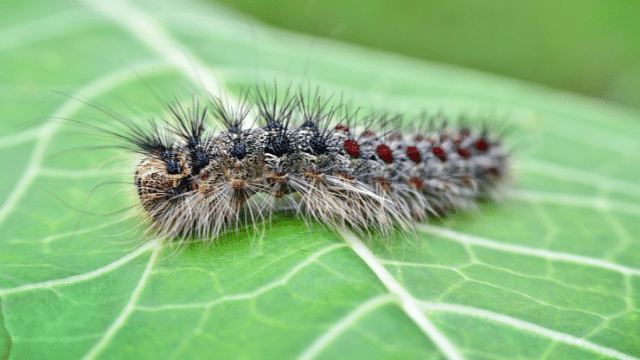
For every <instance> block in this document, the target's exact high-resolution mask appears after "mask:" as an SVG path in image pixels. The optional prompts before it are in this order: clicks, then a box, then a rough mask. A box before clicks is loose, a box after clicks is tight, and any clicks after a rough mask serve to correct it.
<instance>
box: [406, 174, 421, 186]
mask: <svg viewBox="0 0 640 360" xmlns="http://www.w3.org/2000/svg"><path fill="white" fill-rule="evenodd" d="M409 185H411V186H413V187H415V188H416V189H422V179H421V178H419V177H417V176H414V177H412V178H411V179H409Z"/></svg>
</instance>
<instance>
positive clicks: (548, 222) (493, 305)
mask: <svg viewBox="0 0 640 360" xmlns="http://www.w3.org/2000/svg"><path fill="white" fill-rule="evenodd" d="M74 4H75V5H74V7H73V8H70V7H69V4H68V3H67V2H66V1H55V0H54V1H47V2H41V1H36V0H32V1H24V2H19V3H11V4H3V7H4V11H3V12H2V16H0V52H1V54H2V55H1V56H2V67H1V68H0V91H1V92H2V99H3V100H2V117H3V121H2V122H0V169H1V171H0V182H1V183H2V187H0V204H1V205H0V250H1V251H0V296H1V299H2V303H1V309H2V319H0V320H1V321H0V324H1V325H2V326H1V327H0V358H5V357H7V356H6V355H7V354H8V358H9V359H45V358H46V359H57V358H60V359H76V358H78V359H80V358H82V359H120V358H139V359H176V358H179V359H204V358H220V359H227V358H230V359H234V358H248V359H260V358H264V359H274V358H278V359H279V358H301V359H316V358H319V359H329V358H349V359H351V358H363V359H376V358H389V359H391V358H393V359H414V358H415V359H424V358H432V359H436V358H438V359H440V358H443V359H514V358H526V359H540V358H545V359H574V358H580V359H585V358H588V359H592V358H593V359H626V360H628V359H638V358H640V310H639V309H640V266H638V264H639V263H640V239H638V234H639V233H640V231H638V227H639V224H640V222H639V221H638V218H639V217H640V206H639V205H638V201H639V200H640V168H639V167H638V166H637V164H638V160H639V158H640V155H639V154H640V151H639V150H640V142H639V141H638V140H637V139H638V138H640V114H638V113H637V112H634V111H631V110H627V109H622V108H617V107H613V106H611V105H608V104H605V103H602V102H600V101H596V100H593V99H587V98H580V97H577V96H575V95H571V94H567V93H563V92H557V91H553V90H550V89H546V88H541V87H537V86H535V85H531V84H524V83H521V82H516V81H512V80H508V79H503V78H500V77H496V76H492V75H487V74H481V73H477V72H472V71H468V70H463V69H459V68H453V67H448V66H445V65H438V64H430V63H424V62H419V61H416V60H411V59H406V58H402V57H398V56H394V55H390V54H384V53H375V52H372V51H370V50H368V49H361V48H355V47H352V46H347V45H344V44H340V43H334V42H331V41H325V40H320V39H310V38H307V37H305V36H302V35H297V34H290V33H286V32H282V31H277V30H274V29H270V28H267V27H264V26H261V25H259V24H255V23H252V22H250V21H249V20H247V19H243V18H242V17H239V16H237V15H236V14H234V13H231V12H228V11H227V10H225V9H222V8H218V7H215V6H212V5H203V4H198V5H194V4H189V3H176V2H172V1H170V0H161V1H156V2H140V3H134V2H125V1H114V2H109V3H107V2H106V1H105V2H100V1H98V0H95V1H90V0H87V1H86V2H79V3H74ZM274 78H277V79H278V81H279V82H280V83H285V84H287V83H289V82H294V83H298V82H301V81H302V82H304V81H306V80H307V79H309V80H310V81H311V83H312V84H314V85H315V84H319V85H321V86H322V87H323V88H324V89H326V90H327V91H331V92H333V91H338V92H340V91H342V92H343V93H344V94H345V97H346V98H347V99H349V100H351V99H352V100H353V101H354V102H355V103H358V104H364V105H373V106H376V107H378V108H380V107H386V108H389V109H398V110H407V111H413V112H419V111H421V110H422V109H427V110H431V111H438V110H442V111H444V112H445V113H447V114H450V115H452V116H457V115H458V114H460V113H464V114H476V115H477V114H480V115H483V116H485V117H489V118H494V119H495V121H496V122H500V121H502V122H505V121H506V122H507V123H508V124H509V125H510V126H511V127H513V128H514V131H513V133H512V134H511V135H510V136H509V137H508V138H507V140H506V141H507V143H508V145H509V146H512V147H513V148H514V149H516V150H515V154H514V163H515V164H514V180H513V184H512V190H509V191H508V192H506V194H505V195H506V196H505V199H504V202H503V204H501V205H490V204H487V205H482V206H481V209H480V211H479V212H477V213H472V214H457V215H455V216H451V217H449V218H447V219H446V220H444V221H440V222H434V223H431V224H420V225H418V227H417V238H414V237H410V236H409V237H407V236H402V235H398V236H397V237H396V238H392V239H358V238H357V237H355V236H354V235H352V234H349V233H348V232H346V231H345V232H343V233H332V232H329V231H327V230H324V229H322V228H321V227H319V226H316V225H311V227H310V228H307V226H305V225H304V224H301V223H300V222H299V221H298V220H296V219H292V218H287V217H284V216H283V217H279V218H277V219H275V220H274V223H273V225H271V226H268V227H267V229H266V230H265V232H264V236H259V234H258V235H255V234H251V233H249V234H248V233H246V232H243V231H240V232H238V233H237V234H236V233H231V234H228V235H225V236H224V237H222V238H220V239H219V242H218V244H216V245H215V246H207V247H205V246H198V245H194V246H191V247H189V248H188V249H186V250H185V251H182V252H180V253H177V254H170V253H168V252H161V251H160V247H158V246H156V243H155V242H154V241H153V240H148V239H147V241H142V242H141V241H140V240H141V239H140V238H139V235H138V233H139V232H137V231H136V226H137V224H138V222H137V219H136V218H131V217H126V216H125V213H126V212H123V211H118V210H121V209H122V208H123V207H124V206H127V204H129V203H130V201H131V199H132V200H133V201H135V193H134V191H133V189H132V187H131V186H129V185H128V184H129V182H130V181H131V177H132V167H131V166H122V165H123V164H128V163H129V164H131V163H133V162H135V159H129V158H124V159H123V158H122V156H119V155H120V154H119V153H118V152H115V151H113V150H106V149H98V150H95V151H88V150H86V149H87V146H91V145H95V138H91V137H88V136H86V135H84V134H83V133H82V132H81V131H79V129H78V127H76V126H73V124H72V123H71V122H69V121H64V120H59V119H60V118H66V119H69V118H70V119H78V120H81V121H87V122H89V121H102V122H100V124H104V122H109V121H113V119H112V118H110V117H109V116H107V115H106V114H104V113H101V112H100V111H99V110H98V109H96V108H94V107H91V106H89V105H87V104H86V103H85V102H83V101H79V100H77V99H81V100H84V101H87V102H90V103H91V104H101V105H103V106H104V107H105V108H107V109H110V110H113V111H117V112H118V113H120V114H122V115H123V116H127V117H129V116H142V117H145V116H146V114H160V113H161V112H162V111H163V105H162V103H161V102H160V101H159V100H158V99H157V98H155V97H154V92H155V93H157V94H158V95H159V97H160V98H161V99H170V96H171V95H173V94H176V95H177V96H178V98H180V99H183V98H184V99H188V96H189V93H190V90H189V89H203V88H204V89H205V90H209V91H212V92H225V91H226V90H227V89H237V88H238V87H239V86H241V85H247V84H251V83H255V82H261V81H269V82H270V81H272V80H273V79H274ZM50 90H58V91H65V92H68V93H69V94H71V96H64V95H60V94H58V93H53V92H51V91H50ZM151 90H152V91H151ZM231 93H233V91H231ZM505 118H506V119H507V120H504V119H505ZM114 158H115V160H114ZM114 169H116V170H118V169H119V170H120V171H119V172H117V173H114ZM118 174H119V175H118ZM127 201H129V203H128V202H127ZM101 214H102V215H101ZM379 240H383V241H379ZM363 244H368V246H365V245H363Z"/></svg>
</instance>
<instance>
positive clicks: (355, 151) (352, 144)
mask: <svg viewBox="0 0 640 360" xmlns="http://www.w3.org/2000/svg"><path fill="white" fill-rule="evenodd" d="M344 151H346V152H347V154H349V155H351V157H352V158H354V159H356V158H358V156H360V145H358V143H357V142H356V141H355V140H345V141H344Z"/></svg>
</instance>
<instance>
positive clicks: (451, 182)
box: [85, 84, 509, 244]
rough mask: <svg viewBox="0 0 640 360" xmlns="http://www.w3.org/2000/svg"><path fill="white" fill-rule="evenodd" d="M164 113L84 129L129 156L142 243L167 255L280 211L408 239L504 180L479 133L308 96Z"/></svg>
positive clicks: (172, 108)
mask: <svg viewBox="0 0 640 360" xmlns="http://www.w3.org/2000/svg"><path fill="white" fill-rule="evenodd" d="M166 110H167V111H166V116H164V117H162V118H149V119H148V120H147V121H146V122H145V123H144V124H143V125H139V124H138V123H136V122H133V121H130V120H128V119H126V118H122V117H114V118H115V119H116V120H117V123H118V124H119V125H120V126H119V130H117V131H116V130H109V129H106V128H101V127H97V126H93V125H87V126H89V127H90V128H92V129H94V130H98V131H102V132H103V133H104V134H106V135H107V138H109V139H110V140H112V141H115V143H113V144H112V146H115V147H118V148H121V149H125V150H127V151H129V152H133V153H137V154H139V155H140V158H139V160H138V162H137V164H136V165H135V169H134V170H133V171H132V173H131V174H130V176H131V177H132V178H133V187H134V188H135V190H136V193H137V196H138V204H139V207H140V208H141V209H142V214H144V216H145V217H146V218H147V220H148V222H149V227H148V228H147V230H146V231H145V232H146V233H147V234H153V235H154V236H157V237H160V238H161V239H165V240H167V241H169V240H171V239H177V240H178V244H184V243H186V242H189V241H192V240H193V239H197V241H203V242H205V243H207V242H211V241H214V240H215V239H216V238H217V237H218V236H219V235H220V234H222V233H225V232H226V231H228V230H231V229H238V228H239V227H241V226H256V224H258V223H263V222H268V221H269V220H270V218H271V216H272V215H273V214H274V213H275V212H277V211H279V210H283V209H284V208H287V209H289V210H292V211H293V212H294V214H295V215H296V216H297V217H298V218H300V219H301V220H302V221H305V222H306V221H309V220H314V221H316V222H319V223H321V224H324V225H326V226H327V227H329V228H337V227H344V226H347V227H350V228H352V229H354V230H355V231H357V232H360V233H371V232H373V233H382V234H388V233H389V232H391V231H394V229H401V230H410V229H411V228H412V224H413V222H414V221H427V220H428V219H429V217H436V216H443V215H446V214H449V213H451V212H454V211H458V210H467V209H471V208H474V207H475V206H476V203H477V202H478V201H479V200H481V199H493V198H494V197H495V194H496V191H497V190H498V188H499V186H501V185H502V184H503V183H504V181H505V179H506V178H507V177H508V176H509V165H508V163H509V154H508V151H507V150H506V149H505V148H504V146H503V145H502V143H501V138H500V136H499V135H498V134H494V133H493V132H492V131H490V129H489V127H488V126H486V125H485V126H484V127H483V128H481V129H472V128H471V127H470V125H469V124H467V123H466V122H465V121H464V120H461V121H459V122H458V123H457V124H451V122H450V121H447V120H441V119H438V118H437V117H429V116H427V115H426V113H423V114H422V115H421V116H416V117H411V118H410V119H407V117H408V115H404V114H401V113H392V112H389V111H384V110H378V111H372V112H368V113H366V112H365V111H363V110H362V109H360V108H353V107H350V106H348V104H347V103H345V102H344V101H343V100H341V99H337V97H334V96H331V95H325V94H324V93H322V91H320V90H319V89H318V88H315V89H314V90H311V88H310V87H308V88H306V89H305V88H304V87H303V86H299V87H291V86H289V87H287V88H285V89H279V88H278V87H277V85H275V84H274V86H273V87H270V86H267V85H262V86H255V87H251V88H250V89H248V90H247V91H243V92H241V95H240V100H239V101H229V100H228V99H226V98H220V97H216V96H213V95H208V96H206V97H203V98H200V97H198V96H196V95H194V96H193V98H192V100H191V102H190V103H183V102H181V101H178V100H177V99H176V100H175V101H173V102H170V103H167V105H166ZM216 124H218V125H216ZM85 125H86V124H85ZM285 200H286V201H285Z"/></svg>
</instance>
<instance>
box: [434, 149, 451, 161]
mask: <svg viewBox="0 0 640 360" xmlns="http://www.w3.org/2000/svg"><path fill="white" fill-rule="evenodd" d="M431 152H433V155H435V156H436V157H438V159H440V160H441V161H447V153H445V152H444V150H443V149H442V148H441V147H439V146H436V147H434V148H433V149H431Z"/></svg>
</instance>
